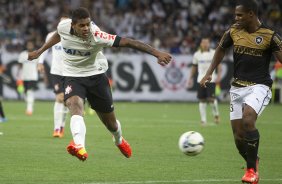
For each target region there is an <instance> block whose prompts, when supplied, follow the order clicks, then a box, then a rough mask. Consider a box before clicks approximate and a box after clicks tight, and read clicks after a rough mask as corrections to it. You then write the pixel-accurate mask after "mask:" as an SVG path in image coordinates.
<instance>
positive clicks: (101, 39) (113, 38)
mask: <svg viewBox="0 0 282 184" xmlns="http://www.w3.org/2000/svg"><path fill="white" fill-rule="evenodd" d="M91 32H92V35H93V39H94V44H95V45H100V46H101V47H113V46H115V47H116V46H118V43H117V42H119V40H120V37H119V36H117V35H113V34H109V33H106V32H104V31H101V30H100V29H99V27H98V26H96V25H95V24H94V23H93V22H92V23H91Z"/></svg>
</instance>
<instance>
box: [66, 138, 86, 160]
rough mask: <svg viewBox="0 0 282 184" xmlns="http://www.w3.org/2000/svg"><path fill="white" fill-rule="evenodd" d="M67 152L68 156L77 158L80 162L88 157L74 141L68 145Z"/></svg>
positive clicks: (82, 148) (83, 149)
mask: <svg viewBox="0 0 282 184" xmlns="http://www.w3.org/2000/svg"><path fill="white" fill-rule="evenodd" d="M67 151H68V152H69V154H71V155H72V156H75V157H77V158H78V159H79V160H81V161H85V160H86V159H87V157H88V154H87V152H86V150H85V148H84V147H83V146H82V145H80V144H78V145H77V144H75V143H74V141H71V142H70V143H69V145H68V146H67Z"/></svg>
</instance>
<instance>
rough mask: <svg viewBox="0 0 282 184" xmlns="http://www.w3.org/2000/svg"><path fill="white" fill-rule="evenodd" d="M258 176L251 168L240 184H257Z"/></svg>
mask: <svg viewBox="0 0 282 184" xmlns="http://www.w3.org/2000/svg"><path fill="white" fill-rule="evenodd" d="M258 181H259V176H258V174H257V173H256V172H255V170H254V169H253V168H250V169H247V170H246V173H245V174H244V176H243V177H242V183H249V184H258Z"/></svg>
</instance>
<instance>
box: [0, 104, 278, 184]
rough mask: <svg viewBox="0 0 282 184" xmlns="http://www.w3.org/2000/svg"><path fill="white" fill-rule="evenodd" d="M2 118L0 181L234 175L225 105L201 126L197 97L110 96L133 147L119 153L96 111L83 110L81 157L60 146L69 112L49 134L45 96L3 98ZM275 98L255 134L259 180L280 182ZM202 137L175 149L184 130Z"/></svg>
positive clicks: (236, 179) (107, 183) (198, 179)
mask: <svg viewBox="0 0 282 184" xmlns="http://www.w3.org/2000/svg"><path fill="white" fill-rule="evenodd" d="M3 105H4V108H5V112H6V115H7V118H8V122H6V123H1V124H0V131H1V132H3V135H1V136H0V146H1V147H0V160H1V161H0V183H1V184H143V183H144V184H148V183H149V184H163V183H164V184H183V183H188V184H200V183H213V184H218V183H219V184H220V183H228V184H236V183H241V182H240V179H241V177H242V175H243V173H244V170H243V169H242V167H243V166H244V162H243V160H242V158H241V157H240V156H239V154H238V153H237V150H236V149H235V145H234V142H233V137H232V132H231V128H230V123H229V105H228V104H220V106H219V108H220V113H221V123H220V124H219V125H217V126H216V125H214V124H213V122H212V115H211V110H210V107H209V106H208V109H209V110H208V120H209V125H208V126H206V127H201V126H200V123H199V112H198V104H197V103H129V102H128V103H124V102H117V103H115V108H116V115H117V117H118V119H119V120H120V121H121V124H122V129H123V135H124V137H125V138H126V139H127V140H128V142H129V143H130V144H131V147H132V150H133V155H132V157H131V158H130V159H127V158H125V157H124V156H123V155H122V154H121V153H120V152H119V150H118V149H117V148H116V147H115V146H114V144H113V142H112V137H111V134H110V133H109V132H108V131H107V130H106V128H105V127H104V126H103V125H102V123H101V122H100V121H99V120H98V119H97V116H96V115H92V116H90V115H88V114H86V115H85V122H86V127H87V135H86V149H87V152H88V154H89V157H88V159H87V161H85V162H81V161H79V160H78V159H77V158H75V157H72V156H71V155H69V154H68V153H67V151H66V146H67V144H68V143H69V141H70V140H71V134H70V129H69V115H68V119H67V124H66V134H65V137H63V138H61V139H59V138H53V137H52V129H53V102H38V101H36V103H35V112H34V115H33V116H31V117H28V116H26V115H25V114H24V111H25V103H24V102H15V101H4V103H3ZM281 112H282V106H281V105H274V104H270V105H269V106H268V107H267V108H266V109H265V111H264V112H263V114H262V116H261V117H259V119H258V121H257V127H258V129H259V131H260V134H261V141H260V150H259V154H260V157H261V163H260V176H261V181H260V184H273V183H277V184H279V183H282V156H281V155H282V116H281V114H280V113H281ZM190 130H194V131H198V132H200V133H201V134H202V135H203V136H204V138H205V148H204V151H203V152H202V153H201V154H200V155H198V156H195V157H189V156H186V155H184V154H183V153H181V152H180V150H179V149H178V138H179V137H180V135H181V134H182V133H184V132H186V131H190Z"/></svg>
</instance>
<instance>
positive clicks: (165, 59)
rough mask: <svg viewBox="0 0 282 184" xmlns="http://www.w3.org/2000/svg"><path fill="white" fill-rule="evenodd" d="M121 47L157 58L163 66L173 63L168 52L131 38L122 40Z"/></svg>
mask: <svg viewBox="0 0 282 184" xmlns="http://www.w3.org/2000/svg"><path fill="white" fill-rule="evenodd" d="M119 47H129V48H132V49H136V50H139V51H142V52H145V53H148V54H151V55H153V56H155V57H156V58H157V59H158V63H159V64H160V65H162V66H165V65H167V64H168V63H169V62H170V61H171V58H172V57H171V55H170V54H168V53H166V52H161V51H159V50H157V49H155V48H153V47H151V46H150V45H148V44H145V43H143V42H141V41H138V40H133V39H130V38H121V40H120V42H119Z"/></svg>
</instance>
